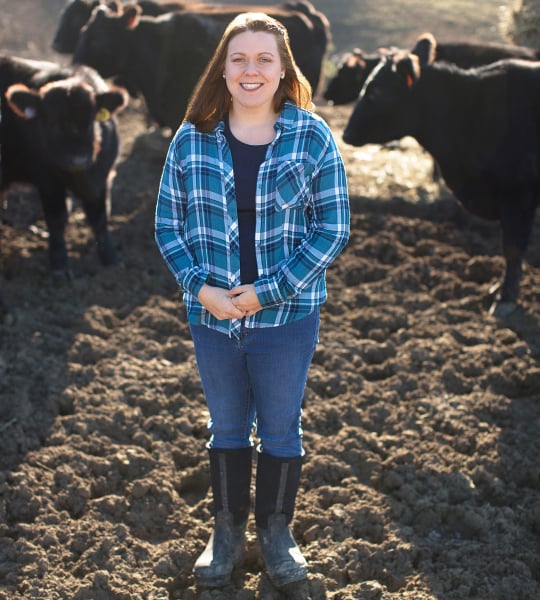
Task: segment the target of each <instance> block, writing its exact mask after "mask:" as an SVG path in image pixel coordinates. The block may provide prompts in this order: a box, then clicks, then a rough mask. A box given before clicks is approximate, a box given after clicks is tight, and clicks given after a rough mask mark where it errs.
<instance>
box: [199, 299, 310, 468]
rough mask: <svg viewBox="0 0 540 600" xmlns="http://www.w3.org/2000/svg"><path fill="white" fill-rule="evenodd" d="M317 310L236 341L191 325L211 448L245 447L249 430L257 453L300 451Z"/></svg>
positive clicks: (292, 454)
mask: <svg viewBox="0 0 540 600" xmlns="http://www.w3.org/2000/svg"><path fill="white" fill-rule="evenodd" d="M319 313H320V311H319V309H318V308H317V309H315V310H314V311H313V312H312V313H311V314H310V315H308V316H307V317H304V318H302V319H300V320H298V321H293V322H292V323H286V324H285V325H279V326H277V327H264V328H260V329H250V328H247V327H245V326H244V325H242V330H241V333H240V339H235V338H229V337H228V336H227V335H225V334H223V333H220V332H217V331H215V330H214V329H210V328H209V327H206V326H205V325H190V330H191V335H192V337H193V342H194V346H195V357H196V359H197V366H198V368H199V374H200V377H201V382H202V386H203V390H204V394H205V396H206V402H207V404H208V409H209V411H210V421H209V425H208V428H209V430H210V433H211V437H210V441H209V443H208V446H209V447H213V448H219V449H231V448H245V447H249V446H250V445H252V434H253V429H254V427H256V435H257V437H258V438H259V441H260V448H259V450H260V451H264V452H265V453H266V454H270V455H271V456H275V457H278V458H292V457H296V456H301V455H302V454H303V448H302V428H301V414H302V398H303V396H304V389H305V386H306V380H307V375H308V370H309V366H310V364H311V359H312V358H313V353H314V351H315V347H316V345H317V342H318V335H319Z"/></svg>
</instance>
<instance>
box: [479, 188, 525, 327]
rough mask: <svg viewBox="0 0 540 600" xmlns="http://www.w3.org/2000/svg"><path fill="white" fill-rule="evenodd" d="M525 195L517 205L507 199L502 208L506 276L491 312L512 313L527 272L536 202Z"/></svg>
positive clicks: (498, 314)
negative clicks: (526, 255) (524, 258)
mask: <svg viewBox="0 0 540 600" xmlns="http://www.w3.org/2000/svg"><path fill="white" fill-rule="evenodd" d="M524 200H526V199H521V202H522V203H523V204H524V205H525V206H524V207H523V208H522V209H521V210H519V208H520V207H522V206H523V204H522V203H521V202H517V203H516V204H514V205H510V204H509V203H504V206H503V208H502V210H501V242H502V252H503V256H504V259H505V261H506V265H505V271H504V277H503V279H502V283H501V285H500V287H499V289H498V291H497V294H496V296H495V300H494V302H493V304H492V305H491V308H490V311H489V312H490V314H493V315H495V316H497V317H505V316H508V315H509V314H510V313H511V312H513V311H514V310H515V309H516V308H517V302H518V297H519V288H520V283H521V276H522V272H523V257H524V256H525V252H526V250H527V245H528V243H529V238H530V235H531V231H532V225H533V221H534V213H535V207H534V202H533V201H532V200H531V202H529V203H527V202H525V201H524Z"/></svg>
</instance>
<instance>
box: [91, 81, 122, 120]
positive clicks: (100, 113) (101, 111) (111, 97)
mask: <svg viewBox="0 0 540 600" xmlns="http://www.w3.org/2000/svg"><path fill="white" fill-rule="evenodd" d="M128 99H129V94H128V93H127V91H126V90H124V89H123V88H120V87H118V88H111V89H110V90H109V91H108V92H104V93H103V94H98V95H97V96H96V110H97V112H96V120H97V121H108V120H109V119H110V118H111V117H112V116H113V115H114V114H116V113H118V112H120V111H121V110H122V109H124V108H125V107H126V106H127V103H128Z"/></svg>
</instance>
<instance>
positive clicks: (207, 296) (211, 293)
mask: <svg viewBox="0 0 540 600" xmlns="http://www.w3.org/2000/svg"><path fill="white" fill-rule="evenodd" d="M233 298H234V296H233V295H232V294H231V292H230V291H229V290H224V289H223V288H218V287H214V286H211V285H208V284H206V283H205V284H204V285H203V286H202V288H201V290H200V292H199V296H198V299H199V302H200V303H201V304H202V305H203V306H204V308H206V310H207V311H208V312H209V313H211V314H212V315H213V316H214V317H216V319H218V320H220V321H221V320H222V319H241V318H242V317H245V316H246V315H245V312H244V311H243V310H242V309H241V308H238V307H237V306H235V305H234V303H233Z"/></svg>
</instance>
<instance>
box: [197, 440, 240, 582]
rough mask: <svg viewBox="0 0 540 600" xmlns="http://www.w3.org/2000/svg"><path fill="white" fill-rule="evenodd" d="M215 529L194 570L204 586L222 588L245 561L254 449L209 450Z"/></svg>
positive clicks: (198, 580)
mask: <svg viewBox="0 0 540 600" xmlns="http://www.w3.org/2000/svg"><path fill="white" fill-rule="evenodd" d="M209 456H210V476H211V484H212V494H213V500H214V507H213V512H214V521H215V524H214V531H213V532H212V535H211V536H210V539H209V541H208V544H207V545H206V548H205V550H204V551H203V553H202V554H201V555H200V556H199V558H197V560H196V562H195V566H194V568H193V572H194V575H195V583H196V584H197V585H199V586H202V587H222V586H224V585H227V584H229V583H230V581H231V574H232V572H233V569H234V567H236V566H237V565H238V564H239V563H240V562H241V560H242V558H243V554H244V546H245V530H246V522H247V519H248V515H249V507H250V483H251V464H252V449H251V448H241V449H238V450H220V449H218V448H211V449H209Z"/></svg>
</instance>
